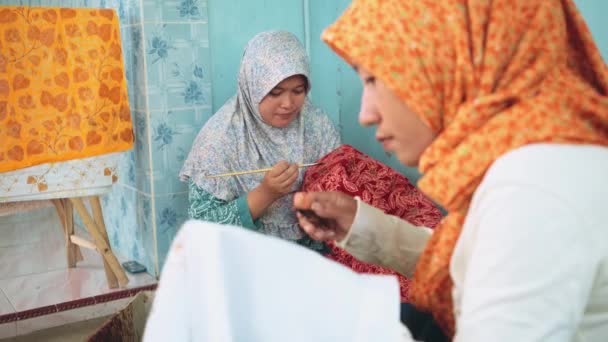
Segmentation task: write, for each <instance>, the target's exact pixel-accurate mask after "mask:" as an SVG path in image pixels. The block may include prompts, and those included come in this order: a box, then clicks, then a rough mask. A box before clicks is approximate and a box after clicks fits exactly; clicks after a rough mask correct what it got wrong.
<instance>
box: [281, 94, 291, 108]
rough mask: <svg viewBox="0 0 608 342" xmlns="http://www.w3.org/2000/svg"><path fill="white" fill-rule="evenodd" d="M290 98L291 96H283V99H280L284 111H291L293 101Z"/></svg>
mask: <svg viewBox="0 0 608 342" xmlns="http://www.w3.org/2000/svg"><path fill="white" fill-rule="evenodd" d="M291 96H292V95H291V94H285V96H283V98H282V99H281V107H283V108H284V109H291V107H292V106H293V103H294V100H293V98H292V97H291Z"/></svg>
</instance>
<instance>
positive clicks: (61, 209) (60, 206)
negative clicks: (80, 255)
mask: <svg viewBox="0 0 608 342" xmlns="http://www.w3.org/2000/svg"><path fill="white" fill-rule="evenodd" d="M51 202H52V203H53V205H54V206H55V209H56V210H57V215H58V216H59V220H60V221H61V226H62V227H63V236H64V239H65V250H66V257H67V262H68V267H69V268H74V267H76V256H75V254H74V248H72V246H73V244H72V242H71V241H70V236H71V234H70V231H69V227H68V226H69V222H68V215H67V213H66V207H65V202H64V200H62V199H52V200H51Z"/></svg>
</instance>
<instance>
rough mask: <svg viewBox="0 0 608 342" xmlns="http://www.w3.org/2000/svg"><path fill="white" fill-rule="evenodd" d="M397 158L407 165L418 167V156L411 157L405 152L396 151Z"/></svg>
mask: <svg viewBox="0 0 608 342" xmlns="http://www.w3.org/2000/svg"><path fill="white" fill-rule="evenodd" d="M397 160H399V162H400V163H401V164H403V165H405V166H407V167H418V161H419V158H416V157H413V156H411V155H408V154H405V153H403V154H402V153H397Z"/></svg>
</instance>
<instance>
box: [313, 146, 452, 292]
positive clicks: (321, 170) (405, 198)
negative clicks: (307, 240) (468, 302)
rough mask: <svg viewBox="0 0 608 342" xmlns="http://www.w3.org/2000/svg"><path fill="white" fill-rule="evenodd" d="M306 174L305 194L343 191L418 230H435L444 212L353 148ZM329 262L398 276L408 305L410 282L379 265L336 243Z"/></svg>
mask: <svg viewBox="0 0 608 342" xmlns="http://www.w3.org/2000/svg"><path fill="white" fill-rule="evenodd" d="M319 162H320V163H322V164H321V165H317V166H313V167H311V168H309V169H308V170H307V171H306V174H305V175H304V183H303V184H302V191H309V192H312V191H340V192H343V193H346V194H348V195H351V196H353V197H354V196H359V197H360V198H361V200H362V201H364V202H365V203H367V204H369V205H372V206H374V207H376V208H379V209H381V210H383V211H384V212H385V213H386V214H389V215H394V216H398V217H400V218H402V219H404V220H407V221H409V222H410V223H412V224H415V225H418V226H426V227H429V228H433V227H435V225H437V223H438V222H439V221H440V220H441V218H442V215H441V211H440V210H439V209H438V208H437V207H436V206H435V204H433V202H431V201H430V200H429V199H428V198H427V197H426V196H425V195H423V194H422V193H421V192H420V191H419V190H418V189H417V188H416V187H415V186H414V185H413V184H412V183H410V182H409V181H408V179H407V178H406V177H404V176H403V175H401V174H399V173H398V172H397V171H395V170H393V169H391V168H390V167H388V166H386V165H384V164H382V163H380V162H379V161H377V160H375V159H373V158H371V157H370V156H368V155H366V154H364V153H363V152H361V151H359V150H357V149H355V148H354V147H352V146H350V145H342V146H340V147H338V148H337V149H336V150H334V151H333V152H331V153H329V154H327V155H326V156H325V157H323V158H321V159H320V160H319ZM329 247H330V248H331V250H332V253H331V255H329V258H330V259H332V260H335V261H337V262H339V263H341V264H343V265H346V266H348V267H350V268H351V269H353V270H354V271H356V272H359V273H374V274H395V275H397V277H398V278H399V283H400V286H401V300H402V301H407V299H408V288H409V283H410V281H409V279H407V278H405V277H404V276H402V275H399V274H397V273H396V272H393V271H390V270H388V269H385V268H382V267H380V266H377V265H372V264H368V263H364V262H362V261H359V260H357V259H356V258H355V257H353V256H352V255H350V254H349V253H348V252H346V251H345V250H343V249H342V248H339V247H338V246H336V245H335V244H333V243H330V244H329Z"/></svg>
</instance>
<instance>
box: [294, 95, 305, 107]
mask: <svg viewBox="0 0 608 342" xmlns="http://www.w3.org/2000/svg"><path fill="white" fill-rule="evenodd" d="M305 100H306V93H303V94H299V95H297V96H296V97H295V102H296V107H298V110H301V109H302V106H303V105H304V101H305Z"/></svg>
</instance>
